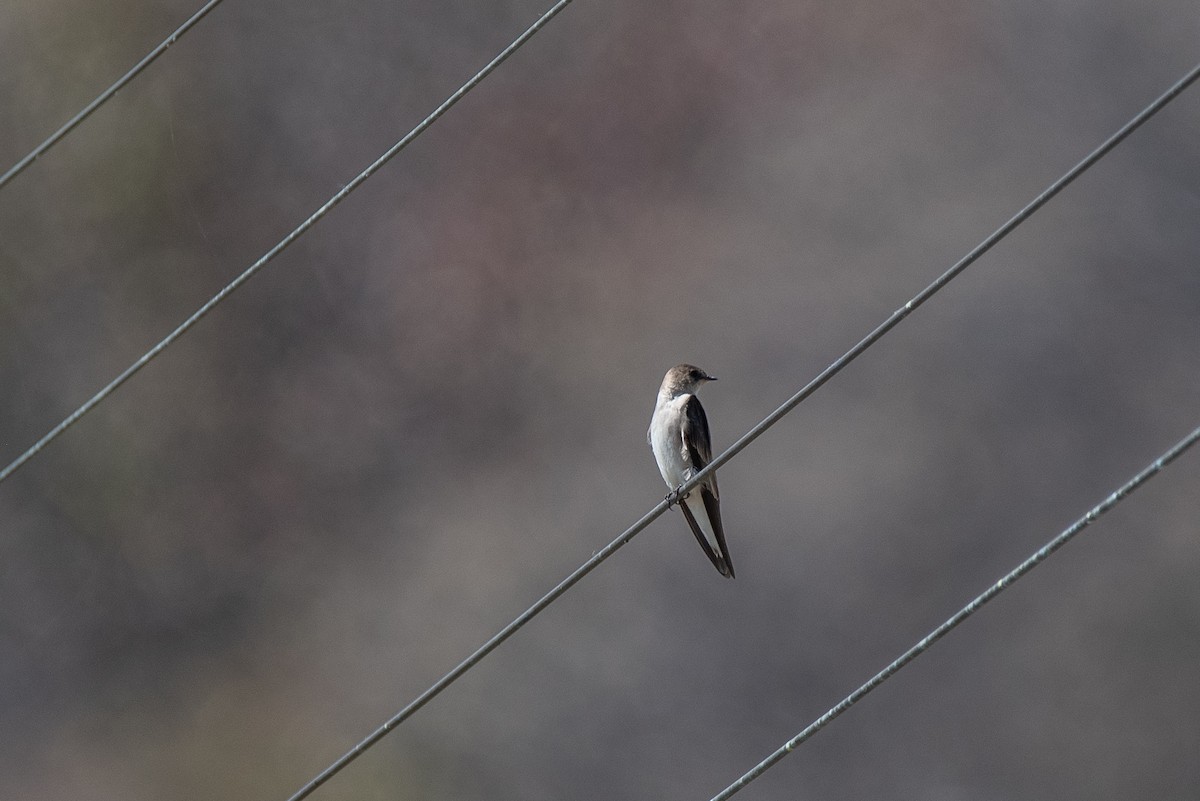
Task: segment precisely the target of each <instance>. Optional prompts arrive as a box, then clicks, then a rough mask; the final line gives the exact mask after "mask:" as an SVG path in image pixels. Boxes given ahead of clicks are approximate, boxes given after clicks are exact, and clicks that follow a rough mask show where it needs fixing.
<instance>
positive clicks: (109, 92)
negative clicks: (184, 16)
mask: <svg viewBox="0 0 1200 801" xmlns="http://www.w3.org/2000/svg"><path fill="white" fill-rule="evenodd" d="M221 2H222V0H209V2H207V3H205V5H204V7H203V8H201V9H200V10H199V11H197V12H196V13H195V14H193V15H192V16H191V18H190V19H188V21H187V22H185V23H183V24H182V25H180V26H179V27H178V28H177V29H176V30H175V32H174V33H172V34H171V35H170V36H168V37H167V38H166V39H164V40H163V41H162V42H161V43H160V44H159V45H158V47H156V48H154V49H153V50H151V51H150V52H149V53H147V54H146V57H145V58H143V59H142V60H141V61H139V62H138V63H137V64H134V65H133V69H131V70H129V72H127V73H125V74H124V75H122V76H121V77H120V78H119V79H117V82H116V83H114V84H113V85H112V86H110V87H108V88H107V89H105V90H104V91H103V92H101V93H100V94H99V96H97V97H96V99H95V100H93V101H92V102H91V103H88V104H87V105H86V106H84V107H83V109H82V110H81V111H80V112H79V113H78V114H76V115H75V116H74V117H72V118H71V119H69V120H67V122H66V124H65V125H63V126H62V127H61V128H59V129H58V130H57V131H55V132H54V133H52V134H51V135H50V136H49V138H47V139H46V141H44V142H42V143H41V144H40V145H38V146H37V147H35V148H34V149H33V150H32V151H30V153H29V154H28V155H27V156H25V158H23V159H21V160H20V161H18V162H17V163H16V164H14V165H13V166H12V167H10V168H9V169H8V172H6V173H4V174H3V175H0V189H2V188H3V187H4V186H5V184H7V183H8V182H9V181H11V180H12V179H13V178H16V177H17V175H19V174H20V173H21V172H22V171H23V170H24V169H25V168H26V167H28V166H29V165H30V164H32V163H33V162H34V161H36V160H37V159H38V158H40V157H41V156H42V154H44V153H45V152H46V151H47V150H49V149H50V148H52V147H54V145H56V144H58V142H59V140H61V139H62V138H63V137H65V136H66V135H67V134H69V133H70V132H71V131H73V130H74V129H75V127H76V126H77V125H79V123H81V122H83V121H84V120H86V119H87V118H88V117H89V116H91V114H92V112H93V111H95V110H96V109H98V108H100V107H101V106H102V105H104V104H105V103H107V102H108V101H109V100H110V99H111V98H112V96H113V95H115V94H116V93H117V92H119V91H121V89H122V88H123V87H124V86H125V84H127V83H129V82H130V81H132V80H133V79H134V78H136V77H137V76H138V75H139V74H140V73H141V72H142V70H144V69H146V67H148V66H150V64H151V63H152V62H154V60H155V59H157V58H158V57H159V56H161V55H162V54H163V53H165V52H167V48H168V47H170V46H171V45H173V44H175V42H177V41H178V40H179V37H181V36H183V35H184V34H185V33H187V32H188V31H189V30H190V29H191V28H192V26H193V25H195V24H196V23H197V22H199V21H200V20H202V19H203V18H204V17H205V16H206V15H207V14H208V12H210V11H212V10H213V9H214V8H216V7H217V6H218V5H220V4H221Z"/></svg>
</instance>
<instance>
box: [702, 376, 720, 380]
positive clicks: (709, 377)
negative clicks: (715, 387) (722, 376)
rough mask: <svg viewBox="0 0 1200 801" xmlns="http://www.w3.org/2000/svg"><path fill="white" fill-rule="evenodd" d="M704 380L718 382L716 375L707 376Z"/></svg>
mask: <svg viewBox="0 0 1200 801" xmlns="http://www.w3.org/2000/svg"><path fill="white" fill-rule="evenodd" d="M704 380H705V381H716V380H717V377H716V376H715V375H706V376H705V377H704Z"/></svg>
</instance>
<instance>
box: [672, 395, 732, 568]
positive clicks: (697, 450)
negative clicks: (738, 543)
mask: <svg viewBox="0 0 1200 801" xmlns="http://www.w3.org/2000/svg"><path fill="white" fill-rule="evenodd" d="M683 442H684V446H685V447H686V448H687V452H688V459H689V460H690V461H691V463H692V469H694V470H697V471H699V470H703V469H704V468H705V467H707V466H708V463H709V462H711V461H712V438H711V437H710V435H709V432H708V417H707V416H705V414H704V407H703V406H701V405H700V399H699V398H697V397H696V396H695V395H693V396H692V397H691V398H689V399H688V402H687V406H686V407H684V423H683ZM697 489H698V490H699V492H700V499H701V500H702V501H703V502H704V511H706V512H707V513H708V519H709V521H710V522H711V523H712V529H713V534H715V535H716V538H717V549H718V550H719V551H720V552H719V553H713V550H712V548H711V547H709V544H708V542H707V541H706V540H705V538H704V535H703V533H702V532H701V531H700V530H699V529H698V528H697V526H696V523H695V520H693V519H692V518H691V512H690V511H689V510H688V509H687V507H686V506H684V507H682V508H683V510H684V515H685V516H686V517H688V524H689V525H691V526H692V531H693V532H694V533H695V534H696V537H697V539H699V540H700V541H701V543H700V544H701V545H702V546H704V551H705V553H707V554H708V558H709V559H712V560H713V564H714V565H716V566H717V570H719V571H720V572H721V575H723V576H729V577H730V578H733V561H732V560H730V558H729V548H728V546H726V545H725V529H724V526H722V525H721V493H720V491H718V489H717V474H716V473H715V472H714V473H712V474H710V475H709V477H708V478H707V479H705V480H704V482H703V483H702V484H701V485H700V486H699V487H698V488H697Z"/></svg>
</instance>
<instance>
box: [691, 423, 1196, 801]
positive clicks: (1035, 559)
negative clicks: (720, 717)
mask: <svg viewBox="0 0 1200 801" xmlns="http://www.w3.org/2000/svg"><path fill="white" fill-rule="evenodd" d="M1197 440H1200V428H1196V429H1195V430H1194V431H1192V433H1190V434H1188V435H1187V436H1186V437H1184V438H1183V439H1182V440H1180V441H1179V442H1177V443H1176V444H1175V445H1173V446H1172V447H1171V448H1170V449H1168V450H1167V452H1166V453H1164V454H1163V455H1162V456H1160V457H1158V458H1157V459H1155V460H1154V461H1153V462H1151V463H1150V464H1149V465H1147V466H1146V467H1145V468H1144V469H1143V470H1142V471H1141V472H1140V473H1138V474H1137V475H1136V476H1134V477H1133V478H1131V479H1130V480H1129V481H1127V482H1126V483H1125V484H1124V485H1123V486H1121V487H1120V488H1119V489H1118V490H1116V491H1115V492H1113V493H1112V494H1111V495H1109V496H1108V497H1107V498H1105V499H1104V500H1103V501H1101V502H1100V503H1098V504H1096V505H1095V506H1093V507H1092V508H1091V509H1090V510H1089V511H1088V512H1087V514H1085V515H1083V517H1081V518H1079V519H1078V520H1076V521H1075V522H1074V523H1072V524H1071V525H1070V526H1069V527H1068V528H1067V529H1066V530H1065V531H1063V532H1062V533H1061V534H1059V535H1058V536H1057V537H1055V538H1054V539H1052V540H1050V542H1048V543H1046V544H1045V545H1044V546H1042V547H1041V548H1039V549H1038V550H1037V551H1036V552H1034V554H1033V555H1032V556H1030V557H1029V558H1028V559H1026V560H1025V561H1024V562H1022V563H1021V564H1020V565H1018V566H1017V567H1016V568H1014V569H1013V570H1012V571H1011V572H1009V573H1006V574H1005V575H1004V576H1003V577H1002V578H1001V579H1000V580H999V581H997V582H996V583H995V584H993V585H992V586H990V587H989V588H988V589H987V590H985V591H984V592H983V593H981V594H980V595H978V596H977V597H976V598H975V600H973V601H971V602H970V603H969V604H967V605H966V606H964V607H963V608H962V609H960V610H959V611H958V612H956V613H955V614H954V616H953V617H951V618H950V619H949V620H947V621H946V622H945V623H943V624H942V625H940V626H938V627H937V628H936V629H934V630H933V631H931V632H929V634H927V635H925V636H924V637H923V638H921V640H919V641H918V642H917V643H916V644H915V645H914V646H912V647H911V648H909V649H908V650H907V651H905V652H904V653H903V654H902V655H901V656H900V657H899V658H897V659H896V660H895V661H894V662H892V663H891V664H890V665H888V666H887V667H885V668H884V669H883V670H881V671H879V672H878V673H876V674H875V675H874V676H872V677H871V679H870V680H869V681H868V682H867V683H866V684H864V685H862V686H861V687H859V688H858V689H857V690H855V691H854V692H852V693H850V695H848V696H846V697H845V698H844V699H842V701H841V702H840V703H838V704H837V706H835V707H833V708H832V709H830V710H829V711H828V712H826V713H825V714H824V715H822V716H821V717H819V718H817V719H816V720H814V721H813V722H812V723H810V724H809V725H808V727H807V728H805V729H804V730H803V731H801V732H800V733H799V734H797V735H796V736H795V737H793V738H792V739H790V740H788V741H787V742H786V743H784V744H783V745H781V746H780V747H779V748H778V749H777V750H776V751H775V752H774V753H772V754H771V755H770V756H768V757H767V758H766V759H764V760H763V761H762V762H759V763H758V764H757V765H755V766H754V767H753V768H751V769H750V770H749V771H747V772H746V773H744V774H743V775H742V777H741V778H739V779H738V780H737V781H735V782H734V783H733V784H731V785H729V786H728V787H726V788H725V789H724V790H722V791H721V792H720V793H718V794H717V795H715V796H713V798H712V801H726V799H728V798H731V797H732V796H733V795H734V794H735V793H737V792H739V791H740V790H742V789H743V788H744V787H745V786H746V785H748V784H750V782H752V781H754V780H755V779H757V778H758V777H759V776H761V775H763V774H764V773H766V772H767V771H768V770H769V769H770V768H771V767H773V766H774V765H775V764H777V763H778V762H779V761H780V760H781V759H783V758H784V757H785V756H787V755H788V754H790V753H791V752H792V751H794V750H796V748H797V747H798V746H799V745H800V744H801V743H803V742H804V741H805V740H807V739H809V738H810V737H812V736H813V735H814V734H816V733H817V732H818V731H820V730H821V729H823V728H825V727H826V726H827V725H829V723H830V722H832V721H833V720H834V718H837V717H838V716H840V715H841V714H842V713H843V712H845V711H846V710H848V709H849V708H850V707H852V706H854V705H855V704H857V703H858V702H859V701H861V700H862V699H863V698H864V697H865V696H866V695H867V694H868V693H870V692H871V691H873V690H875V689H876V688H877V687H879V685H881V684H883V683H884V682H885V681H887V680H888V679H890V678H891V677H892V676H894V675H895V674H896V673H897V672H899V671H900V669H901V668H903V667H904V666H905V665H907V664H908V663H909V662H912V661H913V660H914V659H916V658H917V657H918V656H920V655H921V654H923V653H925V651H927V650H928V649H929V648H930V646H932V645H933V644H934V643H935V642H937V641H938V640H940V639H941V638H942V637H944V636H946V635H947V634H949V633H950V630H951V629H953V628H954V627H956V626H958V625H959V624H960V623H962V622H963V621H964V620H966V619H967V618H969V617H970V616H971V615H973V614H975V613H976V612H978V611H979V610H980V609H981V608H982V607H983V606H984V604H986V603H988V602H989V601H991V600H992V599H993V598H995V597H996V596H997V595H999V594H1000V593H1002V592H1004V590H1006V589H1008V588H1009V587H1010V586H1012V585H1013V584H1014V583H1015V582H1016V581H1017V580H1018V579H1020V578H1021V577H1022V576H1024V575H1025V574H1026V573H1028V572H1029V571H1031V570H1033V569H1034V568H1035V567H1037V566H1038V565H1040V564H1041V563H1042V562H1044V561H1045V560H1046V559H1047V558H1048V557H1049V556H1050V554H1052V553H1054V552H1055V551H1057V550H1058V549H1059V548H1061V547H1062V546H1064V545H1066V544H1067V543H1068V542H1069V541H1070V540H1071V539H1072V538H1073V537H1074V536H1075V535H1076V534H1078V533H1079V532H1081V531H1083V530H1084V529H1085V528H1087V527H1088V526H1089V525H1091V524H1092V523H1094V522H1096V520H1098V519H1099V518H1100V517H1101V516H1102V515H1104V514H1105V513H1106V512H1108V511H1110V510H1111V509H1112V508H1113V507H1115V506H1116V505H1117V504H1118V503H1120V502H1121V501H1122V500H1124V499H1125V498H1127V497H1129V496H1130V495H1131V494H1132V493H1133V492H1134V490H1136V489H1137V488H1138V487H1140V486H1142V484H1145V483H1146V482H1147V481H1149V480H1150V479H1151V478H1153V477H1154V476H1155V475H1157V474H1158V473H1159V471H1161V470H1162V469H1163V468H1164V467H1166V466H1167V465H1169V464H1170V463H1171V462H1173V461H1175V459H1177V458H1179V456H1181V455H1182V454H1183V452H1184V451H1186V450H1187V449H1188V448H1190V447H1192V446H1193V445H1195V444H1196V442H1197Z"/></svg>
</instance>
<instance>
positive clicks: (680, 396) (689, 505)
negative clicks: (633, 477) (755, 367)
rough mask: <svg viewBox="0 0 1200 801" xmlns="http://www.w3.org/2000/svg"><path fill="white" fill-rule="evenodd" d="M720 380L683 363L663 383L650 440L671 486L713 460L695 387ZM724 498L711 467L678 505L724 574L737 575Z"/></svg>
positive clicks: (709, 439)
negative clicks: (723, 521)
mask: <svg viewBox="0 0 1200 801" xmlns="http://www.w3.org/2000/svg"><path fill="white" fill-rule="evenodd" d="M716 380H717V379H716V378H714V377H713V376H711V375H709V374H708V373H706V372H704V371H703V370H701V369H700V368H699V367H693V366H692V365H690V364H681V365H678V366H676V367H672V368H671V369H670V370H668V371H667V375H666V377H665V378H663V382H662V386H661V387H659V390H658V402H657V403H656V404H655V405H654V416H653V417H651V418H650V430H649V431H647V432H646V441H647V442H649V443H650V449H651V450H653V451H654V460H655V461H656V462H658V472H660V473H662V477H663V481H665V482H667V486H668V487H670V488H671V490H672V492H674V491H675V490H678V489H679V488H680V487H681V486H683V484H684V483H685V482H687V481H689V480H690V479H691V478H692V477H693V476H695V475H696V473H698V472H699V471H701V470H703V469H704V467H705V466H706V465H707V464H708V463H709V462H711V461H712V440H711V438H710V437H709V433H708V418H707V417H705V416H704V407H703V406H701V405H700V399H699V398H697V397H696V390H698V389H699V388H700V385H701V384H703V383H705V382H707V381H716ZM720 498H721V496H720V493H719V492H717V474H716V473H712V474H710V475H709V476H708V478H706V479H704V481H703V482H701V483H700V484H699V485H698V486H696V487H693V488H692V491H691V492H689V493H688V494H687V495H684V496H682V497H680V498H679V509H680V511H682V512H683V516H684V518H685V519H686V520H687V522H688V525H689V526H691V528H692V533H693V534H695V535H696V540H697V541H698V542H699V543H700V547H701V548H703V549H704V553H706V554H707V555H708V558H709V559H710V560H712V563H713V565H714V566H716V568H717V570H718V571H719V572H720V574H721V575H722V576H726V577H728V578H733V562H731V561H730V560H729V549H728V548H726V547H725V530H724V529H723V528H722V527H721V500H720Z"/></svg>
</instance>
